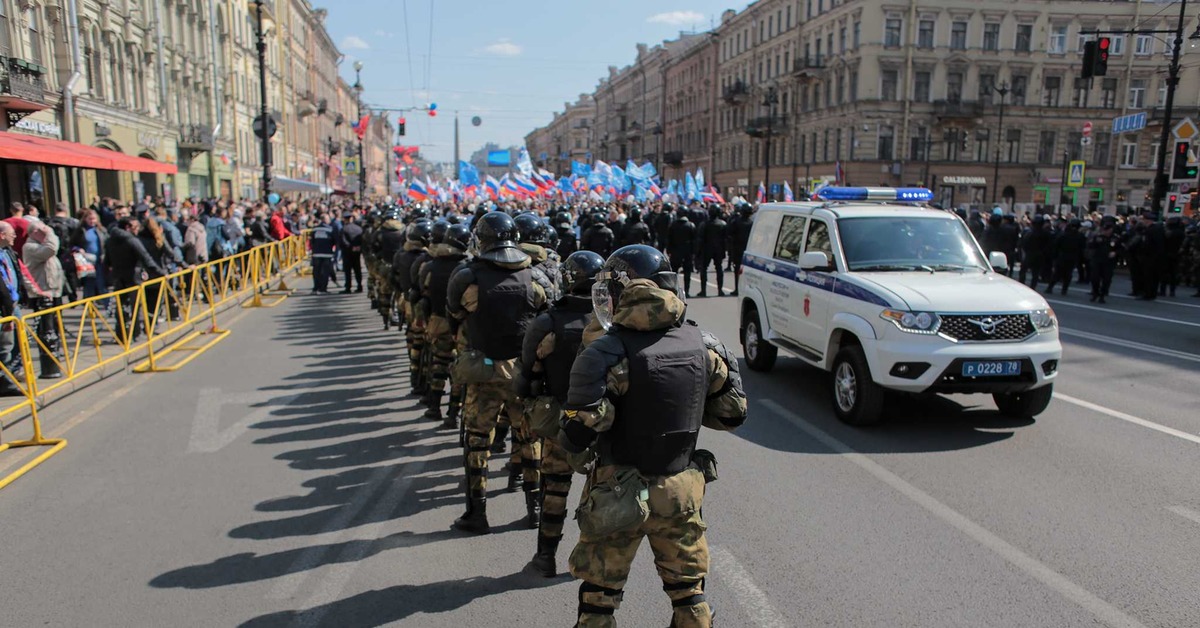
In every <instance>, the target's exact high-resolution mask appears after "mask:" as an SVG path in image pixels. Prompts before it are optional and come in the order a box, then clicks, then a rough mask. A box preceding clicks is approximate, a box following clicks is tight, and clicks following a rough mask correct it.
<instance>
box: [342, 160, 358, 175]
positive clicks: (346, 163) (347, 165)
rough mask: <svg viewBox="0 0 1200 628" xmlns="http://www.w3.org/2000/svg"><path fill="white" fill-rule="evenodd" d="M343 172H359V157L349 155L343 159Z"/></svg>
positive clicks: (349, 173)
mask: <svg viewBox="0 0 1200 628" xmlns="http://www.w3.org/2000/svg"><path fill="white" fill-rule="evenodd" d="M342 174H347V175H351V174H358V157H347V158H345V159H343V160H342Z"/></svg>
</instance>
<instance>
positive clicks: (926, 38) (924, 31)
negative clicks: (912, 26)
mask: <svg viewBox="0 0 1200 628" xmlns="http://www.w3.org/2000/svg"><path fill="white" fill-rule="evenodd" d="M917 47H918V48H933V20H921V23H920V24H919V25H918V26H917Z"/></svg>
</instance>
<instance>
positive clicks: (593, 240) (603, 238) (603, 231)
mask: <svg viewBox="0 0 1200 628" xmlns="http://www.w3.org/2000/svg"><path fill="white" fill-rule="evenodd" d="M615 241H616V235H615V234H613V231H612V229H609V228H608V225H607V224H606V223H605V222H604V214H593V215H592V218H591V223H590V224H589V225H588V227H587V229H586V230H585V231H584V232H583V236H582V237H580V239H579V248H581V249H583V250H585V251H591V252H593V253H597V254H599V255H600V256H601V257H604V256H605V255H608V254H609V253H611V252H612V248H613V242H615Z"/></svg>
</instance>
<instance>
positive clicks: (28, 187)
mask: <svg viewBox="0 0 1200 628" xmlns="http://www.w3.org/2000/svg"><path fill="white" fill-rule="evenodd" d="M9 132H11V133H16V134H21V135H29V136H31V137H39V138H46V139H51V140H59V139H61V138H62V127H61V126H60V125H59V124H58V121H57V118H56V115H55V113H54V111H52V110H44V111H39V112H36V113H33V114H30V115H29V116H27V117H24V118H22V119H20V120H19V121H17V122H16V123H14V124H12V125H11V126H10V127H9ZM66 185H67V180H66V177H65V173H63V172H60V169H58V168H55V167H53V166H46V165H44V164H37V163H27V162H20V161H5V162H3V164H2V165H0V207H2V208H3V209H2V211H0V213H3V215H8V207H9V205H10V204H11V203H13V202H19V203H21V204H23V205H25V206H31V205H32V206H34V207H37V208H38V209H39V210H40V211H41V212H42V213H43V214H46V213H49V211H51V210H52V208H53V207H54V206H55V205H56V204H57V203H58V202H59V201H63V200H66V199H67V198H68V196H69V194H68V191H67V189H66Z"/></svg>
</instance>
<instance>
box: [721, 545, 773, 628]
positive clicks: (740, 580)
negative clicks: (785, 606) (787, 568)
mask: <svg viewBox="0 0 1200 628" xmlns="http://www.w3.org/2000/svg"><path fill="white" fill-rule="evenodd" d="M708 552H709V555H710V556H711V557H712V569H710V572H711V575H716V576H717V577H718V580H719V581H720V582H721V584H723V585H725V586H728V587H729V588H730V589H733V592H734V593H735V594H736V595H737V598H736V599H737V603H738V606H740V607H742V610H743V611H745V612H746V614H747V615H749V616H750V619H751V620H752V622H753V624H754V625H755V626H758V627H759V628H788V626H790V625H791V624H789V623H788V621H787V619H786V618H784V616H783V614H782V613H780V612H779V610H778V609H776V608H775V605H773V604H771V600H770V598H768V597H767V594H766V593H763V590H762V589H760V588H758V585H756V584H754V579H753V578H751V577H750V574H749V572H747V571H746V569H745V568H744V567H742V564H741V563H740V562H738V559H737V557H736V556H734V555H733V554H732V553H731V552H730V551H729V550H727V549H725V548H723V547H715V546H710V547H709V549H708Z"/></svg>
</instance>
